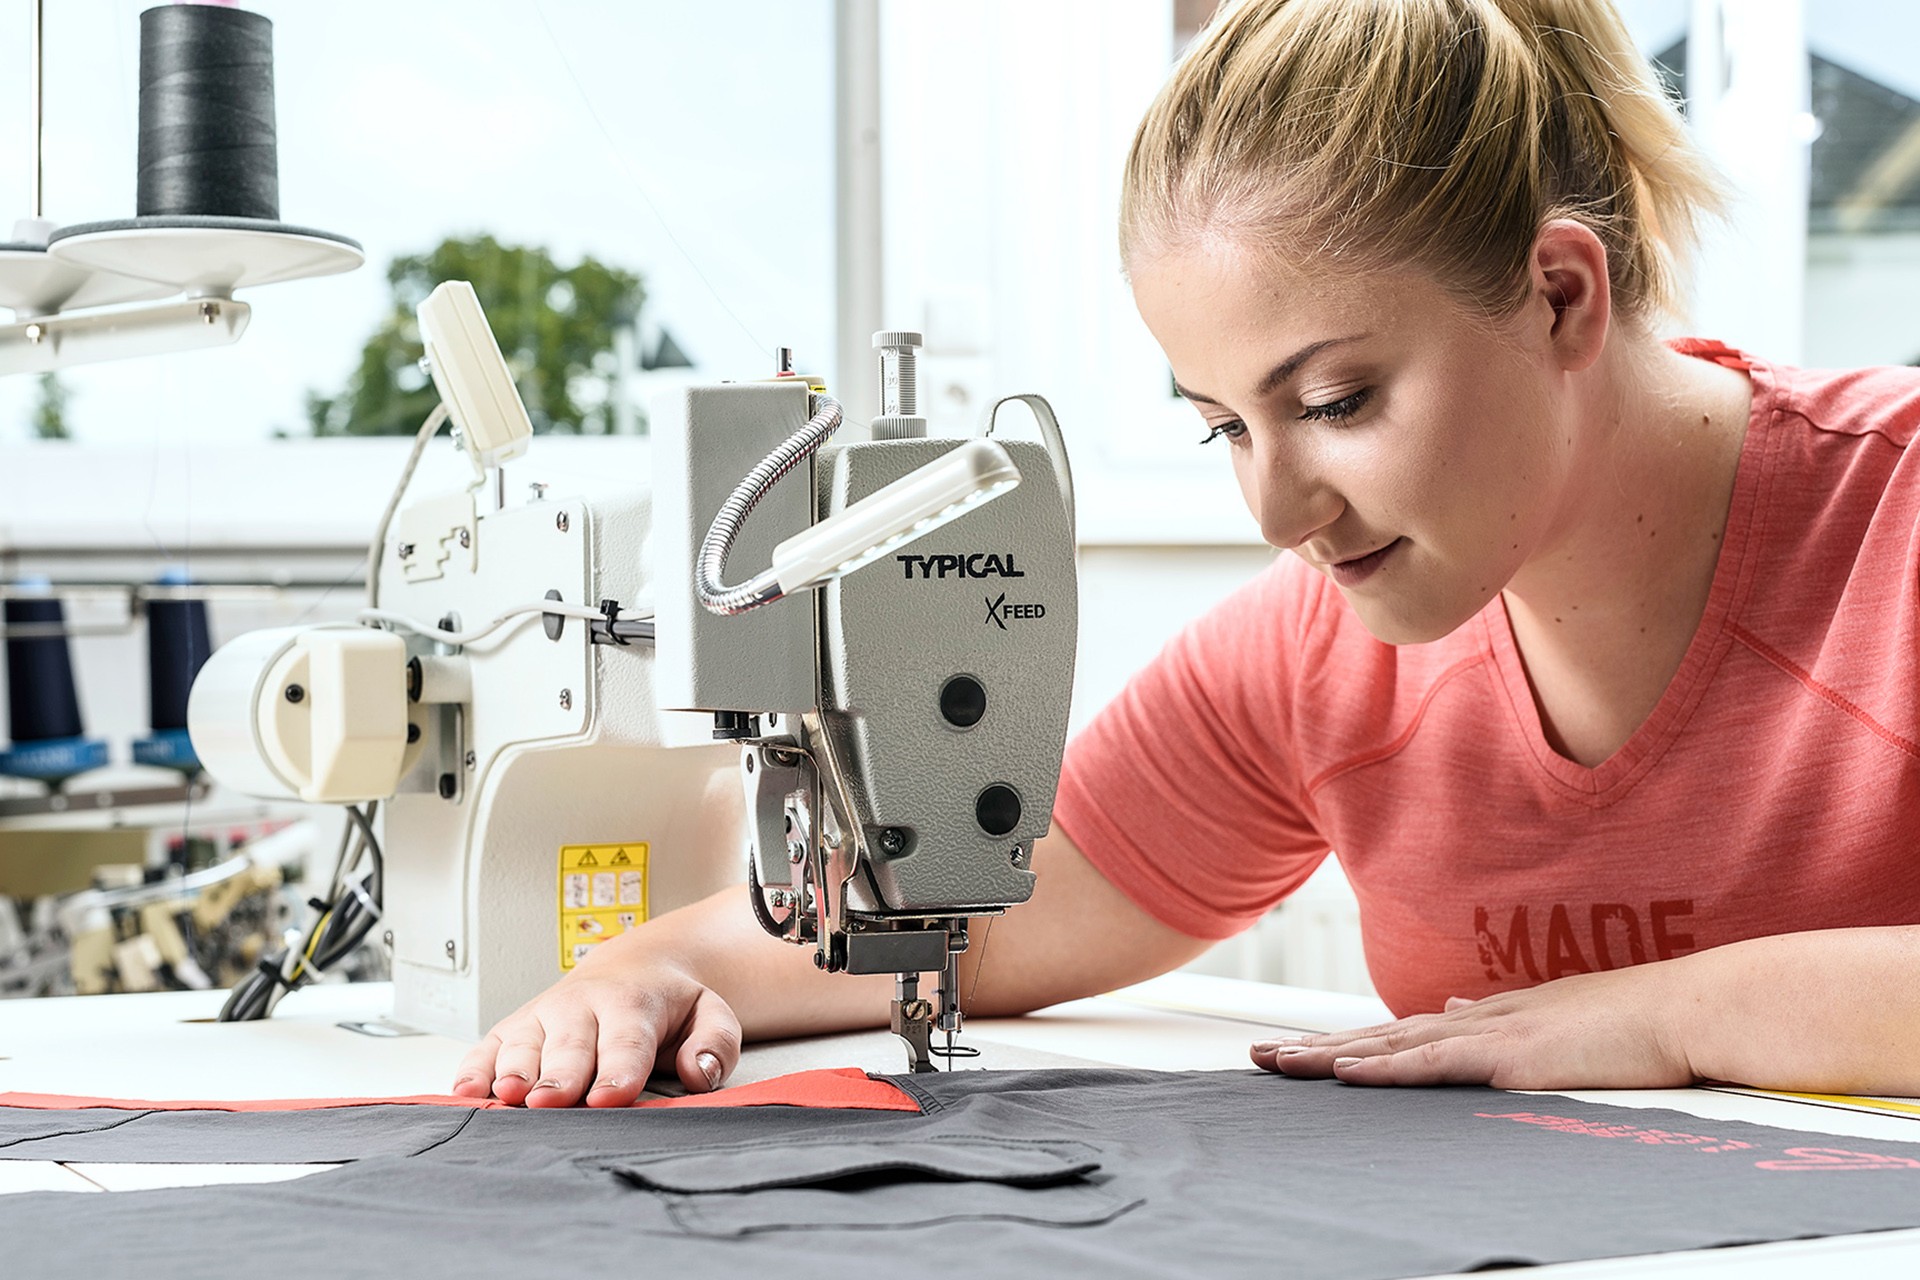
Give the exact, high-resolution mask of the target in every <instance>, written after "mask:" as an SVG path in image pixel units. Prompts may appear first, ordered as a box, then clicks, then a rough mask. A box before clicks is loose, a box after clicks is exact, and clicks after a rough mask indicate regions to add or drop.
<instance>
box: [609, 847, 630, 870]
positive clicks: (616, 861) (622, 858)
mask: <svg viewBox="0 0 1920 1280" xmlns="http://www.w3.org/2000/svg"><path fill="white" fill-rule="evenodd" d="M612 865H614V866H616V867H630V866H632V865H633V859H632V858H629V857H628V856H627V851H626V850H625V849H622V850H620V852H618V853H616V854H614V855H613V864H612Z"/></svg>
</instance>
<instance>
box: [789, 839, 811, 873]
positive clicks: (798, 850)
mask: <svg viewBox="0 0 1920 1280" xmlns="http://www.w3.org/2000/svg"><path fill="white" fill-rule="evenodd" d="M806 860H807V846H805V845H804V844H801V843H800V842H799V841H798V840H790V841H788V842H787V861H788V862H791V863H792V864H793V865H794V866H796V867H797V866H799V865H800V864H801V863H803V862H805V861H806Z"/></svg>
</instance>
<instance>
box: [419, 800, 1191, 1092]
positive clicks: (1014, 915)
mask: <svg viewBox="0 0 1920 1280" xmlns="http://www.w3.org/2000/svg"><path fill="white" fill-rule="evenodd" d="M1033 868H1034V871H1035V873H1036V874H1037V876H1038V881H1037V883H1036V885H1035V887H1034V893H1033V900H1032V901H1030V902H1028V903H1026V904H1024V905H1022V906H1018V907H1015V908H1013V910H1012V911H1010V912H1009V913H1008V914H1007V915H1005V916H1002V917H998V918H995V919H992V920H986V919H982V920H975V921H974V922H973V923H972V926H971V929H970V933H969V939H970V945H969V947H968V950H967V953H966V956H965V957H964V960H963V962H962V965H961V971H960V991H961V997H962V998H961V1006H962V1008H963V1009H964V1010H965V1011H966V1012H967V1013H968V1014H980V1015H986V1014H1007V1013H1017V1012H1022V1011H1025V1010H1028V1009H1036V1008H1039V1007H1041V1006H1042V1005H1048V1004H1054V1003H1057V1002H1059V1001H1061V1000H1070V999H1073V998H1075V997H1078V996H1086V995H1092V994H1095V993H1097V992H1100V991H1108V990H1111V989H1113V988H1114V987H1119V986H1125V985H1126V984H1127V983H1130V982H1138V981H1141V980H1142V979H1145V978H1149V977H1152V976H1153V975H1154V974H1157V973H1164V972H1165V971H1167V970H1168V969H1172V968H1174V967H1176V966H1178V965H1180V964H1182V963H1184V962H1185V961H1187V960H1189V959H1192V958H1193V957H1194V956H1196V955H1198V954H1199V953H1200V952H1201V951H1202V950H1204V949H1205V947H1206V945H1207V944H1206V943H1204V942H1202V941H1200V940H1198V939H1195V938H1190V937H1188V936H1187V935H1185V934H1183V933H1179V932H1176V931H1175V930H1173V929H1171V928H1169V927H1167V926H1166V925H1163V924H1161V923H1160V922H1159V921H1157V920H1155V919H1153V918H1152V917H1151V916H1149V915H1147V913H1146V912H1144V911H1142V910H1141V909H1140V908H1139V907H1137V906H1135V905H1134V904H1133V902H1132V901H1131V900H1130V899H1128V898H1127V897H1126V895H1124V894H1122V893H1121V892H1120V891H1119V890H1118V889H1115V888H1114V887H1113V886H1112V885H1111V884H1109V883H1108V882H1107V880H1106V878H1105V877H1103V876H1102V875H1101V874H1100V873H1099V872H1098V871H1096V870H1095V869H1094V868H1093V866H1092V865H1091V864H1090V863H1088V862H1087V860H1086V858H1085V857H1084V856H1082V855H1081V853H1080V851H1079V850H1078V849H1077V848H1075V847H1074V845H1073V842H1072V841H1071V840H1069V839H1067V837H1066V836H1065V835H1063V834H1062V833H1061V832H1060V831H1058V830H1057V829H1056V830H1054V831H1053V832H1051V833H1050V834H1048V836H1047V837H1046V838H1045V839H1044V840H1040V841H1037V842H1036V843H1035V847H1034V853H1033ZM746 893H747V891H746V888H745V887H744V886H740V887H737V888H733V889H727V890H724V891H722V892H720V893H717V894H715V895H713V896H712V897H710V898H707V899H704V900H703V901H700V902H696V903H694V904H692V905H691V906H687V907H682V908H681V909H680V910H678V911H673V912H669V913H668V914H666V915H664V916H661V917H660V918H659V919H657V920H651V921H648V922H647V923H646V924H643V925H641V926H640V927H639V928H638V929H634V930H632V931H630V932H628V933H624V934H621V935H620V936H619V937H617V938H613V939H611V940H609V941H607V942H605V943H602V944H601V945H600V946H598V947H595V948H594V949H593V950H592V951H591V952H590V953H588V955H587V956H586V958H584V959H583V960H582V961H581V962H580V964H579V965H578V966H577V967H576V968H575V969H574V971H573V972H572V973H570V974H568V975H567V976H566V977H564V978H562V979H561V980H560V981H559V982H557V983H555V984H554V985H553V986H552V987H550V988H548V989H547V990H546V991H544V992H542V993H541V994H540V995H538V996H536V997H535V998H534V999H532V1000H530V1001H528V1002H527V1004H525V1005H524V1006H522V1007H521V1008H520V1009H519V1010H518V1011H517V1012H515V1013H513V1014H511V1015H509V1016H508V1017H506V1018H504V1019H502V1020H501V1022H500V1024H499V1025H498V1026H496V1027H494V1028H493V1030H492V1031H490V1032H489V1033H488V1034H487V1036H486V1038H485V1039H484V1040H482V1041H481V1042H480V1043H479V1044H478V1045H477V1046H475V1047H474V1049H473V1050H472V1051H471V1052H470V1053H468V1054H467V1056H466V1058H465V1059H464V1060H463V1061H462V1062H461V1064H460V1068H459V1072H458V1079H457V1080H456V1082H455V1084H454V1091H455V1092H456V1093H461V1094H465V1095H468V1096H470V1097H486V1096H488V1095H490V1094H491V1095H493V1096H496V1097H499V1098H501V1099H502V1100H504V1101H507V1102H511V1103H521V1102H525V1103H526V1104H527V1105H529V1106H555V1107H563V1106H571V1105H573V1104H574V1103H576V1102H578V1101H579V1100H580V1099H581V1098H582V1097H583V1096H584V1097H585V1098H586V1100H587V1102H588V1104H589V1105H591V1106H626V1105H628V1104H630V1103H631V1102H632V1101H633V1100H634V1098H636V1097H637V1096H639V1093H640V1091H641V1089H643V1088H644V1087H645V1085H646V1081H647V1076H648V1075H649V1074H650V1073H651V1072H652V1071H653V1070H654V1069H655V1067H656V1065H659V1066H662V1067H664V1066H665V1065H666V1064H668V1063H671V1064H672V1066H673V1068H674V1069H675V1070H676V1071H677V1073H678V1075H679V1077H680V1080H681V1083H682V1084H684V1085H685V1086H686V1087H687V1088H688V1089H690V1090H693V1091H695V1092H705V1091H706V1090H708V1089H712V1088H716V1087H718V1085H719V1084H720V1082H721V1081H722V1080H724V1079H725V1078H726V1076H727V1075H728V1074H729V1073H730V1072H732V1070H733V1068H734V1067H735V1065H737V1064H738V1062H739V1058H740V1044H741V1041H742V1040H743V1039H746V1040H758V1039H773V1038H776V1037H780V1036H791V1035H803V1034H819V1033H822V1032H829V1031H846V1030H852V1029H854V1028H858V1027H876V1026H884V1025H885V1024H886V1019H887V1013H888V1009H889V1002H890V1001H891V999H892V996H893V981H892V979H891V978H890V977H888V976H886V975H878V976H873V975H865V976H854V975H850V974H828V973H822V972H820V971H819V970H817V969H815V968H814V966H813V958H812V953H811V951H809V950H808V949H806V948H802V947H796V946H791V945H789V944H787V943H784V942H781V941H779V940H777V939H775V938H771V937H768V936H767V935H766V934H765V933H763V932H762V931H761V929H760V927H759V926H758V925H757V924H755V923H754V921H753V917H752V913H751V911H750V910H749V908H748V905H747V897H746Z"/></svg>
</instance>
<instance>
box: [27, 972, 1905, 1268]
mask: <svg viewBox="0 0 1920 1280" xmlns="http://www.w3.org/2000/svg"><path fill="white" fill-rule="evenodd" d="M225 998H226V993H225V992H224V991H178V992H165V993H160V994H153V995H117V996H90V997H75V998H70V999H57V1000H9V1001H4V1002H0V1092H11V1091H17V1092H25V1093H60V1094H74V1095H82V1096H95V1097H121V1098H143V1099H153V1100H168V1099H229V1100H240V1099H254V1098H302V1097H335V1098H338V1097H395V1096H402V1095H407V1094H423V1093H425V1094H432V1093H445V1092H447V1091H448V1089H449V1086H450V1084H451V1082H452V1079H453V1073H454V1067H455V1065H456V1064H457V1063H458V1062H459V1061H460V1058H461V1055H462V1054H464V1053H465V1052H466V1049H467V1045H465V1044H463V1043H461V1042H459V1041H455V1040H449V1039H446V1038H444V1037H440V1036H430V1035H408V1036H398V1037H381V1036H375V1035H368V1034H365V1033H364V1032H361V1031H354V1030H349V1029H347V1028H345V1027H342V1026H341V1025H340V1024H342V1023H363V1024H365V1023H372V1024H377V1023H379V1021H380V1020H381V1018H382V1017H383V1015H385V1014H386V1013H387V1011H388V1010H389V1009H390V1008H391V1004H392V988H391V987H389V986H388V985H386V984H384V983H370V984H365V985H359V986H345V985H331V986H318V987H310V988H308V989H306V990H304V991H301V992H298V993H296V994H294V995H292V996H289V997H288V998H287V1000H286V1001H285V1003H283V1004H282V1005H281V1007H280V1011H279V1012H278V1013H277V1014H276V1015H275V1016H274V1017H273V1018H272V1019H270V1020H268V1021H264V1022H251V1023H217V1022H214V1021H212V1018H213V1015H214V1014H215V1012H216V1011H217V1010H218V1009H219V1007H220V1005H221V1003H222V1001H223V1000H224V999H225ZM1386 1016H1387V1015H1386V1010H1385V1008H1384V1007H1383V1006H1382V1005H1380V1004H1379V1003H1378V1002H1377V1001H1373V1000H1368V999H1362V998H1359V997H1354V996H1340V995H1331V994H1328V993H1325V992H1317V991H1306V990H1302V989H1300V988H1296V987H1279V986H1270V985H1266V984H1263V983H1253V982H1240V981H1235V980H1233V979H1228V978H1209V977H1200V976H1197V975H1192V974H1170V975H1168V976H1166V977H1163V978H1156V979H1154V980H1153V981H1151V982H1146V983H1142V984H1141V985H1140V986H1137V987H1129V988H1127V989H1126V990H1123V991H1119V992H1116V993H1114V994H1112V995H1108V996H1101V997H1098V998H1095V999H1091V1000H1076V1001H1074V1002H1072V1003H1070V1004H1063V1005H1058V1006H1055V1007H1054V1008H1051V1009H1047V1010H1043V1011H1042V1012H1040V1013H1036V1014H1031V1015H1029V1016H1027V1017H1024V1018H1007V1019H981V1020H978V1021H975V1022H971V1023H969V1024H968V1027H967V1032H966V1035H965V1037H964V1042H965V1043H968V1044H972V1045H975V1046H977V1047H979V1048H980V1050H981V1051H982V1052H981V1056H980V1057H978V1058H975V1059H971V1060H970V1061H969V1063H968V1065H969V1066H974V1067H1003V1068H1019V1067H1034V1066H1047V1065H1101V1066H1123V1067H1147V1068H1156V1069H1161V1070H1207V1069H1240V1068H1244V1067H1246V1066H1247V1065H1248V1061H1247V1045H1248V1044H1249V1043H1250V1042H1251V1041H1252V1040H1254V1039H1257V1038H1261V1037H1263V1036H1265V1035H1266V1034H1267V1033H1269V1032H1271V1031H1275V1030H1278V1029H1281V1028H1293V1029H1297V1030H1307V1031H1323V1030H1332V1029H1334V1028H1338V1027H1349V1026H1358V1025H1363V1024H1366V1023H1370V1022H1377V1021H1381V1020H1383V1019H1384V1018H1385V1017H1386ZM905 1052H906V1051H905V1048H904V1046H902V1045H901V1044H900V1042H899V1041H897V1040H895V1039H894V1038H893V1037H892V1036H891V1035H888V1034H886V1033H884V1032H861V1033H857V1034H853V1035H843V1036H821V1037H817V1038H813V1039H808V1040H795V1041H786V1042H783V1043H778V1044H766V1045H750V1046H748V1048H747V1050H746V1053H745V1055H744V1056H743V1057H742V1059H741V1064H740V1069H739V1071H737V1072H736V1073H735V1075H734V1077H733V1083H736V1084H738V1083H745V1082H748V1081H751V1080H759V1079H764V1078H766V1077H768V1076H774V1075H781V1074H784V1073H786V1072H789V1071H798V1070H804V1069H806V1068H809V1067H845V1066H857V1067H861V1068H864V1069H866V1070H869V1071H880V1072H898V1071H900V1070H901V1069H902V1068H903V1066H904V1065H905ZM1568 1096H1571V1097H1576V1098H1584V1099H1586V1100H1589V1101H1594V1102H1605V1103H1611V1104H1613V1105H1616V1106H1629V1107H1632V1106H1645V1107H1670V1108H1672V1109H1674V1110H1677V1111H1684V1112H1687V1113H1689V1114H1691V1115H1697V1116H1700V1117H1702V1118H1705V1119H1709V1120H1743V1121H1748V1122H1751V1123H1755V1124H1773V1125H1780V1126H1783V1127H1788V1128H1795V1129H1808V1130H1814V1131H1817V1132H1822V1133H1833V1134H1839V1135H1844V1136H1849V1137H1865V1138H1890V1139H1895V1140H1903V1141H1915V1140H1920V1107H1916V1108H1914V1109H1913V1110H1912V1111H1910V1112H1894V1111H1890V1112H1868V1111H1854V1110H1845V1109H1839V1108H1835V1107H1830V1106H1823V1105H1817V1104H1813V1103H1807V1102H1800V1101H1795V1100H1791V1099H1785V1098H1778V1097H1762V1096H1755V1095H1752V1094H1747V1093H1738V1092H1728V1091H1723V1090H1717V1089H1713V1090H1709V1089H1675V1090H1647V1091H1622V1092H1607V1093H1585V1094H1581V1093H1575V1094H1571V1095H1568ZM332 1167H333V1166H331V1165H234V1164H221V1165H179V1164H57V1163H54V1162H51V1161H19V1160H0V1193H6V1192H15V1191H49V1190H52V1191H73V1192H81V1193H86V1192H95V1193H97V1192H102V1191H107V1192H113V1191H130V1190H137V1189H142V1188H150V1187H175V1186H199V1185H211V1184H213V1183H221V1182H267V1181H277V1180H281V1179H287V1178H298V1177H302V1176H304V1175H306V1174H310V1173H315V1172H318V1171H320V1170H321V1169H326V1168H332ZM1810 1270H1812V1271H1820V1272H1827V1273H1833V1272H1839V1271H1842V1270H1845V1271H1849V1272H1852V1273H1855V1274H1864V1275H1895V1274H1906V1275H1916V1274H1920V1230H1914V1231H1892V1232H1879V1233H1875V1234H1870V1235H1856V1236H1840V1237H1834V1238H1830V1239H1826V1240H1815V1241H1795V1242H1789V1243H1784V1244H1768V1245H1754V1246H1748V1247H1744V1248H1735V1249H1713V1250H1704V1251H1700V1252H1696V1253H1678V1254H1661V1255H1657V1256H1647V1257H1636V1258H1616V1259H1606V1260H1602V1261H1597V1262H1580V1263H1567V1264H1561V1265H1556V1266H1551V1267H1541V1268H1534V1269H1532V1270H1531V1272H1530V1274H1534V1275H1540V1276H1542V1277H1543V1280H1545V1278H1548V1277H1551V1280H1563V1278H1564V1280H1573V1278H1575V1277H1606V1276H1624V1275H1632V1276H1731V1275H1739V1276H1742V1277H1761V1278H1763V1280H1772V1278H1776V1277H1777V1278H1778V1280H1789V1278H1791V1280H1800V1278H1801V1277H1803V1276H1804V1275H1806V1274H1807V1273H1808V1272H1809V1271H1810Z"/></svg>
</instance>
